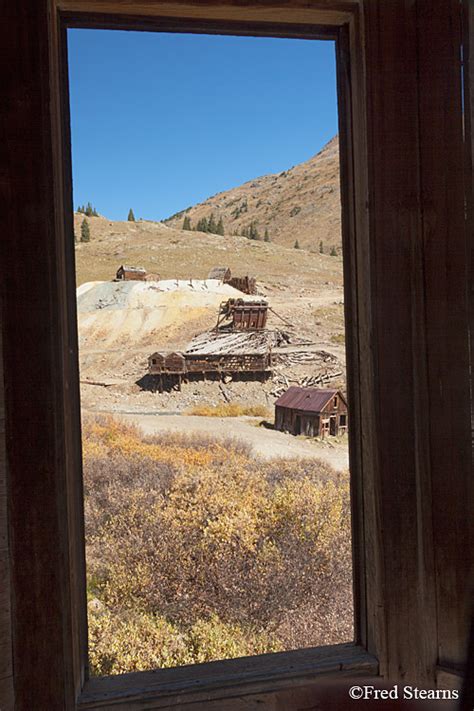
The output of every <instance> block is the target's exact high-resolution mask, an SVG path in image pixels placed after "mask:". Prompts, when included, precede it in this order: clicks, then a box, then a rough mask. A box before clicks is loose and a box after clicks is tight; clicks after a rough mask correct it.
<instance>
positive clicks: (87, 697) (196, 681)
mask: <svg viewBox="0 0 474 711" xmlns="http://www.w3.org/2000/svg"><path fill="white" fill-rule="evenodd" d="M377 674H378V661H377V659H376V658H375V657H373V656H372V655H370V654H369V653H368V652H367V651H366V650H365V649H364V648H363V647H360V646H358V645H355V644H352V643H351V644H338V645H333V646H328V647H316V648H314V649H300V650H295V651H291V652H279V653H276V654H265V655H261V656H258V657H245V658H243V659H229V660H225V661H218V662H209V663H207V664H197V665H193V666H187V667H179V668H175V669H157V670H155V671H146V672H134V673H131V674H121V675H117V676H108V677H96V678H93V679H90V680H89V681H87V682H86V684H85V686H84V689H83V692H82V694H81V697H80V699H79V702H78V705H77V708H78V709H80V710H81V711H82V710H83V709H96V708H97V709H99V708H100V709H104V708H113V709H127V711H134V710H138V709H146V708H147V709H151V708H154V709H159V708H164V707H167V708H172V707H173V706H176V705H178V704H179V705H182V704H186V703H191V702H206V701H207V702H211V701H213V700H216V699H226V698H230V697H235V696H237V695H238V696H239V697H241V696H243V695H248V694H266V693H271V692H275V691H278V690H283V689H286V688H289V687H292V688H294V687H297V686H303V685H306V686H307V685H309V684H311V683H312V682H314V681H316V680H317V679H318V678H325V677H330V678H334V677H335V676H344V677H351V676H364V677H365V678H367V677H375V676H377ZM227 708H228V707H227V705H226V709H227ZM229 708H230V707H229ZM236 708H237V706H236Z"/></svg>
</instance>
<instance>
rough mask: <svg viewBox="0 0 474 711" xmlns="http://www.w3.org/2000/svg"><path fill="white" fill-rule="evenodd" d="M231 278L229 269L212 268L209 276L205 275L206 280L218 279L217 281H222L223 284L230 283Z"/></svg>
mask: <svg viewBox="0 0 474 711" xmlns="http://www.w3.org/2000/svg"><path fill="white" fill-rule="evenodd" d="M231 276H232V273H231V271H230V269H229V267H213V269H211V271H210V272H209V274H208V275H207V278H208V279H219V281H222V282H224V283H227V282H229V281H230V279H231Z"/></svg>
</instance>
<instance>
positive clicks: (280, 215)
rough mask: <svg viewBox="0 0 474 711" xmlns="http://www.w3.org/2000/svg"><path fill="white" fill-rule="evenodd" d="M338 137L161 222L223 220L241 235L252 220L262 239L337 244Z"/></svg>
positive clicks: (193, 224)
mask: <svg viewBox="0 0 474 711" xmlns="http://www.w3.org/2000/svg"><path fill="white" fill-rule="evenodd" d="M340 212H341V208H340V188H339V141H338V138H337V136H336V137H335V138H333V139H332V140H331V141H330V142H329V143H327V144H326V146H324V148H323V149H322V150H321V151H320V152H319V153H318V154H316V155H315V156H314V157H313V158H310V160H308V161H306V162H305V163H300V164H299V165H296V166H294V167H293V168H290V169H289V170H286V171H283V172H282V173H279V174H276V175H264V176H262V177H260V178H255V179H254V180H251V181H249V182H247V183H244V184H243V185H241V186H239V187H236V188H233V189H232V190H228V191H226V192H221V193H218V194H217V195H214V196H212V197H210V198H208V199H207V200H205V201H204V202H202V203H200V204H198V205H195V206H193V207H190V208H187V209H186V210H183V211H182V212H180V213H177V214H176V215H173V216H172V217H170V218H169V219H168V220H165V223H166V224H167V225H168V226H170V227H174V228H178V229H181V228H182V227H183V224H184V219H185V218H189V219H190V220H191V227H196V225H197V224H198V222H199V220H201V219H202V218H206V219H209V218H210V216H211V214H213V215H214V219H215V221H216V223H217V222H218V221H219V219H222V222H223V225H224V231H225V234H226V235H227V234H230V235H233V234H239V235H240V234H242V233H243V232H244V231H245V230H250V229H251V227H252V224H253V225H254V227H255V229H257V231H258V234H259V237H260V238H261V239H262V238H263V237H264V235H265V230H268V234H269V237H270V239H271V240H272V242H275V243H277V244H282V245H286V246H293V244H294V243H295V240H298V242H299V244H300V246H301V247H303V248H304V249H311V250H319V245H320V242H323V249H324V251H325V252H326V253H328V252H329V251H330V249H331V247H333V246H334V247H336V249H337V250H338V251H339V250H340V246H341V216H340Z"/></svg>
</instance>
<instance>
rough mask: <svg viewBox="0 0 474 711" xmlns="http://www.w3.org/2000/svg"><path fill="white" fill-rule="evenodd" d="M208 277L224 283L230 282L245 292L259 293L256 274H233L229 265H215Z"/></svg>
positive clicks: (230, 284) (235, 287)
mask: <svg viewBox="0 0 474 711" xmlns="http://www.w3.org/2000/svg"><path fill="white" fill-rule="evenodd" d="M207 278H208V279H218V280H219V281H221V282H222V283H223V284H229V286H233V287H234V289H238V291H241V292H242V293H243V294H256V293H257V280H256V278H255V277H254V276H249V275H248V274H245V275H244V276H232V272H231V270H230V268H229V267H214V268H213V269H211V271H210V272H209V274H208V276H207Z"/></svg>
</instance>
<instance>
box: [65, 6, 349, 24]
mask: <svg viewBox="0 0 474 711" xmlns="http://www.w3.org/2000/svg"><path fill="white" fill-rule="evenodd" d="M54 5H55V7H56V9H58V10H60V11H61V12H67V13H71V14H74V15H76V16H77V14H78V13H92V14H96V15H97V16H100V15H102V16H103V17H106V16H108V17H109V18H110V20H111V21H112V22H113V23H115V22H120V16H126V15H128V16H130V17H134V18H136V19H138V18H139V17H146V18H148V20H150V19H152V18H153V17H169V18H173V17H175V18H180V19H181V21H183V20H185V19H193V20H200V19H201V20H205V21H210V22H212V21H215V20H221V21H222V20H225V21H226V22H246V23H252V22H266V23H269V22H275V23H289V24H304V25H312V24H313V25H320V26H324V25H326V26H331V27H338V26H341V25H343V24H345V23H347V22H349V21H350V18H351V15H352V13H353V12H354V11H355V10H358V8H359V6H360V5H361V2H360V0H345V1H344V0H343V1H342V2H338V1H337V0H336V2H331V0H314V1H313V2H311V3H310V4H309V3H308V2H306V0H292V1H291V2H285V0H271V2H266V0H255V1H254V2H242V1H241V0H227V2H226V1H225V0H203V1H198V0H194V2H193V1H192V0H182V1H180V0H173V1H172V2H169V0H139V1H138V2H135V1H134V0H120V2H117V1H116V0H55V3H54Z"/></svg>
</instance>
